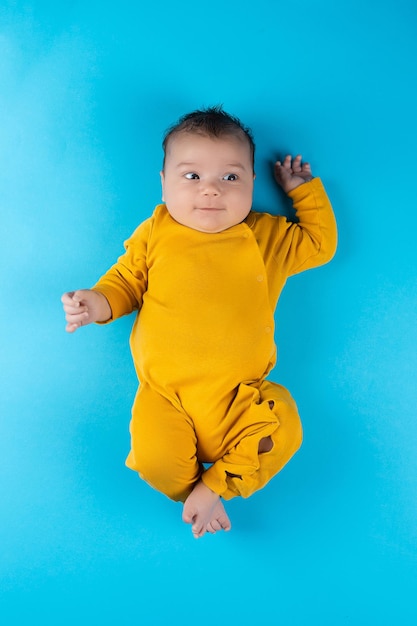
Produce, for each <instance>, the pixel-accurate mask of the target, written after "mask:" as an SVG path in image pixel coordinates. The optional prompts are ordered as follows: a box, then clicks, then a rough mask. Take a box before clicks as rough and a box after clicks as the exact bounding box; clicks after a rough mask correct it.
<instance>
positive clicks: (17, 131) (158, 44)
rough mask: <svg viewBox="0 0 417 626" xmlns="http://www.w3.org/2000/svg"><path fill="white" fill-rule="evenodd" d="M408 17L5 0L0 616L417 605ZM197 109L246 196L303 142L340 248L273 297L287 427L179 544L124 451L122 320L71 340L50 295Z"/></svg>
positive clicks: (134, 210)
mask: <svg viewBox="0 0 417 626" xmlns="http://www.w3.org/2000/svg"><path fill="white" fill-rule="evenodd" d="M416 25H417V9H416V3H415V2H414V1H412V0H409V1H407V0H397V1H396V2H395V3H394V2H387V1H384V0H382V1H379V2H378V1H376V0H375V1H374V2H373V1H370V0H368V1H364V0H350V1H349V2H347V1H342V2H334V0H316V1H315V2H308V1H307V0H299V1H298V2H296V3H291V2H280V1H275V2H274V1H273V0H257V2H253V1H250V2H249V1H248V0H240V1H239V2H237V3H228V2H225V1H224V0H212V2H210V3H207V4H199V3H195V2H189V1H183V2H178V3H177V2H170V1H168V0H160V1H159V2H155V3H154V2H152V3H151V2H149V3H147V4H144V3H141V2H134V1H133V0H130V1H128V0H119V1H118V2H113V1H110V0H102V1H101V2H99V1H98V0H97V1H88V0H85V1H72V2H68V1H66V0H65V1H63V0H62V1H60V2H52V1H51V2H47V1H42V0H38V1H36V0H31V1H27V2H24V1H19V0H16V1H15V2H12V1H7V0H6V1H5V0H2V2H1V5H0V116H1V117H0V224H1V226H0V235H1V242H0V255H1V284H0V294H1V299H0V303H1V320H0V322H1V323H0V345H1V352H0V360H1V368H2V369H1V401H0V402H1V403H0V414H1V417H0V419H1V422H0V471H1V482H0V509H1V511H0V512H1V517H0V540H1V552H0V554H1V556H0V578H1V588H0V616H1V619H2V623H4V624H7V625H14V624H23V623H42V624H47V625H49V624H63V625H66V624H79V625H81V626H83V625H84V624H124V623H126V622H128V623H131V624H132V623H133V624H157V625H159V624H168V623H177V622H179V621H180V620H182V621H184V622H188V621H189V620H192V621H193V623H199V624H202V625H203V626H204V625H208V624H211V623H212V622H213V620H216V621H217V620H221V622H223V623H225V622H226V621H228V622H229V623H232V624H239V625H241V626H246V625H249V624H252V623H253V621H254V620H256V621H257V622H259V623H262V622H265V621H266V620H268V623H274V624H280V625H283V626H293V625H294V626H295V625H305V624H320V625H323V626H324V625H334V624H337V625H340V624H365V623H367V624H378V625H382V624H404V625H405V624H415V623H416V620H417V607H416V601H415V590H416V585H417V495H416V493H417V454H416V445H417V425H416V413H417V393H416V387H417V384H416V383H417V380H416V368H417V357H416V340H417V325H416V312H417V287H416V274H417V268H416V244H415V232H416V227H417V217H416V208H417V206H416V205H417V202H416V201H417V194H416V166H415V154H416V139H417V128H416V111H417V94H416V85H417V75H416V74H417V72H416V59H417V55H416V52H417V35H416ZM217 103H223V104H224V106H225V108H226V110H228V111H230V112H232V113H234V114H236V115H238V116H240V117H241V118H242V119H243V121H244V122H245V123H246V124H248V125H249V126H251V127H252V129H253V131H254V134H255V138H256V141H257V174H258V176H257V181H256V192H255V207H256V208H257V209H260V210H269V211H272V212H286V211H287V209H288V204H287V201H286V199H285V198H283V196H282V195H281V194H280V192H279V191H277V189H276V187H275V185H274V183H273V182H272V178H271V163H272V161H273V160H274V159H276V158H277V157H278V156H279V155H282V154H285V153H286V152H287V151H288V152H293V153H296V152H302V154H303V155H304V156H305V158H306V159H308V160H310V161H311V163H312V167H313V172H314V173H315V174H316V175H320V176H321V177H322V179H323V181H324V182H325V184H326V187H327V189H328V192H329V195H330V197H331V199H332V202H333V205H334V208H335V212H336V215H337V219H338V225H339V232H340V244H339V249H338V253H337V255H336V257H335V259H334V260H333V262H332V263H331V264H330V265H327V266H325V267H323V268H320V269H317V270H313V271H311V272H307V273H305V274H303V275H300V276H297V277H295V278H293V279H291V280H290V281H289V283H288V285H287V287H286V290H285V291H284V294H283V296H282V298H281V301H280V303H279V305H278V309H277V314H276V321H277V331H276V338H277V342H278V345H279V350H280V360H279V363H278V365H277V367H276V369H275V371H274V373H273V377H272V378H273V379H274V380H276V381H279V382H281V383H283V384H284V385H286V386H287V387H289V389H290V390H291V391H292V393H293V395H294V396H295V398H296V400H297V403H298V405H299V409H300V412H301V415H302V419H303V423H304V431H305V440H304V444H303V447H302V449H301V451H300V452H299V453H298V454H297V455H296V457H295V458H294V459H293V460H292V462H291V463H290V464H289V465H288V466H287V467H286V468H285V469H284V470H283V471H282V473H281V474H280V475H279V476H277V477H276V478H275V479H274V480H273V481H272V483H270V485H269V486H267V487H266V488H265V489H264V490H263V491H262V492H260V493H258V494H255V495H254V496H253V497H252V498H250V499H249V500H245V501H244V500H238V499H236V500H234V501H232V502H231V503H230V505H229V509H228V510H229V513H230V516H231V518H232V522H233V526H234V527H233V530H232V532H231V533H228V534H225V533H223V534H218V535H216V536H214V537H211V536H207V537H204V538H203V539H202V540H199V541H195V540H193V539H192V536H191V533H190V529H189V528H188V527H186V526H185V525H184V524H182V522H181V521H180V514H181V506H180V505H179V504H174V503H172V502H170V501H169V500H168V499H165V498H164V497H163V496H161V495H160V494H158V493H156V492H154V491H152V490H151V489H150V488H149V487H148V486H147V485H145V484H144V483H142V482H141V481H140V480H139V479H138V478H137V476H136V475H135V474H134V473H133V472H130V471H129V470H127V469H126V468H125V466H124V459H125V456H126V454H127V452H128V446H129V436H128V423H129V418H130V406H131V403H132V400H133V396H134V393H135V388H136V380H135V375H134V372H133V367H132V363H131V359H130V352H129V348H128V337H129V331H130V328H131V324H132V318H125V319H123V320H119V321H118V322H117V323H115V324H113V325H110V326H108V327H105V328H102V327H89V328H88V329H83V330H82V331H81V332H78V333H76V334H75V335H73V336H70V335H67V334H66V333H65V332H64V319H63V314H62V311H61V304H60V296H61V293H62V292H64V291H67V290H70V289H75V288H81V287H88V286H90V285H91V284H92V283H93V282H94V281H95V280H96V278H97V277H98V276H99V275H100V274H101V273H102V272H103V271H104V270H105V269H106V268H107V267H108V266H109V265H110V264H111V263H112V262H113V261H114V260H115V258H116V257H117V256H118V255H119V254H120V252H121V251H122V242H123V240H124V239H125V238H126V237H127V236H128V235H129V234H130V233H131V231H132V230H133V229H134V228H135V226H136V225H137V224H138V223H139V222H140V221H141V220H142V219H144V218H145V217H147V216H148V215H149V214H150V212H151V210H152V209H153V206H154V205H155V204H156V203H157V202H159V201H160V183H159V169H160V164H161V158H162V152H161V147H160V142H161V137H162V133H163V131H164V129H165V128H166V127H167V126H169V125H170V124H171V123H172V122H174V121H175V120H176V119H177V118H178V116H179V115H181V114H182V113H184V112H187V111H189V110H192V109H194V108H196V107H199V106H205V105H211V104H217Z"/></svg>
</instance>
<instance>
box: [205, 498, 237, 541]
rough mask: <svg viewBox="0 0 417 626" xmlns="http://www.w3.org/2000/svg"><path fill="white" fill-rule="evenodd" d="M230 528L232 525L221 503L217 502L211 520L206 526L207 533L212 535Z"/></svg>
mask: <svg viewBox="0 0 417 626" xmlns="http://www.w3.org/2000/svg"><path fill="white" fill-rule="evenodd" d="M231 528H232V524H231V523H230V519H229V517H228V515H227V513H226V511H225V510H224V506H223V502H222V501H221V500H219V501H218V503H217V504H216V506H215V507H214V509H213V513H212V519H211V520H210V522H209V523H208V524H207V531H208V532H209V533H212V534H214V533H215V532H217V531H218V530H230V529H231Z"/></svg>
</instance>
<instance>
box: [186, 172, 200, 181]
mask: <svg viewBox="0 0 417 626" xmlns="http://www.w3.org/2000/svg"><path fill="white" fill-rule="evenodd" d="M184 176H185V178H188V180H198V178H200V177H199V175H198V174H196V173H195V172H187V173H186V174H184Z"/></svg>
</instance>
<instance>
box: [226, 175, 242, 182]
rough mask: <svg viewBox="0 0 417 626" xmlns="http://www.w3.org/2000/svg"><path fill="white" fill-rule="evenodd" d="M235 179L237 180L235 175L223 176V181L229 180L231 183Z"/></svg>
mask: <svg viewBox="0 0 417 626" xmlns="http://www.w3.org/2000/svg"><path fill="white" fill-rule="evenodd" d="M237 179H238V176H237V174H226V176H223V180H231V181H232V182H233V181H235V180H237Z"/></svg>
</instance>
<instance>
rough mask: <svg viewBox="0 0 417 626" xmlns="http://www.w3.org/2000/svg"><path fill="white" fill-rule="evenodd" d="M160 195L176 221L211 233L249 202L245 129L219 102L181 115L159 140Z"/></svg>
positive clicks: (250, 167)
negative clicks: (162, 159) (161, 144)
mask: <svg viewBox="0 0 417 626" xmlns="http://www.w3.org/2000/svg"><path fill="white" fill-rule="evenodd" d="M163 149H164V163H163V170H162V172H161V179H162V190H163V200H164V202H165V203H166V205H167V209H168V211H169V213H170V214H171V216H172V217H173V218H174V219H175V220H176V221H177V222H179V223H180V224H183V225H184V226H188V227H189V228H193V229H195V230H199V231H202V232H207V233H217V232H221V231H223V230H226V229H227V228H231V227H232V226H235V225H236V224H239V223H240V222H242V221H243V220H244V219H245V218H246V217H247V215H248V213H249V211H250V209H251V206H252V194H253V181H254V178H255V175H254V153H255V144H254V141H253V138H252V133H251V131H250V130H249V129H248V128H246V127H245V126H243V124H242V123H241V122H240V121H239V120H238V119H237V118H236V117H233V116H231V115H229V114H227V113H225V112H224V111H223V110H222V109H221V108H220V107H213V108H209V109H204V110H200V111H193V112H192V113H189V114H187V115H184V116H183V117H182V118H181V119H180V120H179V122H178V123H177V124H175V126H172V127H171V128H170V129H169V130H168V131H167V133H166V135H165V137H164V140H163Z"/></svg>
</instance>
